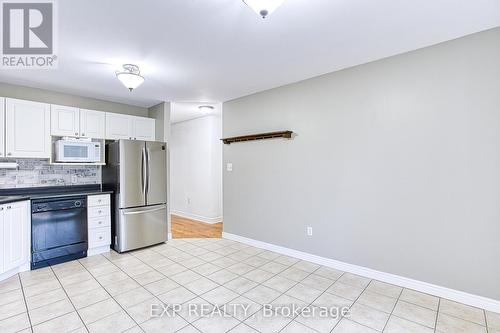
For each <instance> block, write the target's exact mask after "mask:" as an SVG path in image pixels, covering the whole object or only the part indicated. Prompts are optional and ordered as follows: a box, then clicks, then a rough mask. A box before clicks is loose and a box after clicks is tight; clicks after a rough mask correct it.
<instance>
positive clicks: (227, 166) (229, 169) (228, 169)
mask: <svg viewBox="0 0 500 333" xmlns="http://www.w3.org/2000/svg"><path fill="white" fill-rule="evenodd" d="M226 169H227V171H229V172H231V171H233V163H228V164H227V165H226Z"/></svg>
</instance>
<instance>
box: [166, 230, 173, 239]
mask: <svg viewBox="0 0 500 333" xmlns="http://www.w3.org/2000/svg"><path fill="white" fill-rule="evenodd" d="M167 239H168V240H171V239H173V237H172V233H171V232H169V233H168V235H167Z"/></svg>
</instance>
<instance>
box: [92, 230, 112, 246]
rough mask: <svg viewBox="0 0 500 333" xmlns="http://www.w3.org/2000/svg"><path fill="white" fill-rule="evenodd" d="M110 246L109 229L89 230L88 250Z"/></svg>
mask: <svg viewBox="0 0 500 333" xmlns="http://www.w3.org/2000/svg"><path fill="white" fill-rule="evenodd" d="M109 244H111V228H109V227H104V228H96V229H90V230H89V249H92V248H95V247H101V246H105V245H109Z"/></svg>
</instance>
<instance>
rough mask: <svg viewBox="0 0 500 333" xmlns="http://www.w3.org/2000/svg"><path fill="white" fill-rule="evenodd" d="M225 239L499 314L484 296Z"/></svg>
mask: <svg viewBox="0 0 500 333" xmlns="http://www.w3.org/2000/svg"><path fill="white" fill-rule="evenodd" d="M222 238H226V239H230V240H234V241H237V242H241V243H244V244H248V245H252V246H255V247H258V248H261V249H266V250H269V251H274V252H277V253H280V254H284V255H287V256H290V257H294V258H298V259H302V260H307V261H310V262H313V263H316V264H319V265H323V266H327V267H331V268H335V269H338V270H341V271H344V272H349V273H353V274H357V275H361V276H365V277H368V278H370V279H375V280H379V281H383V282H386V283H391V284H395V285H398V286H401V287H405V288H408V289H413V290H417V291H420V292H423V293H427V294H431V295H435V296H438V297H442V298H447V299H450V300H452V301H455V302H459V303H463V304H467V305H471V306H475V307H478V308H482V309H486V310H488V311H493V312H497V313H500V301H498V300H494V299H491V298H486V297H483V296H478V295H473V294H469V293H466V292H463V291H459V290H454V289H450V288H446V287H441V286H437V285H434V284H431V283H427V282H422V281H418V280H414V279H410V278H406V277H403V276H399V275H395V274H390V273H385V272H381V271H377V270H374V269H371V268H366V267H362V266H357V265H353V264H348V263H345V262H342V261H338V260H334V259H329V258H325V257H320V256H317V255H314V254H310V253H307V252H302V251H297V250H293V249H289V248H286V247H282V246H278V245H274V244H270V243H265V242H261V241H258V240H254V239H251V238H246V237H242V236H238V235H234V234H230V233H227V232H223V233H222Z"/></svg>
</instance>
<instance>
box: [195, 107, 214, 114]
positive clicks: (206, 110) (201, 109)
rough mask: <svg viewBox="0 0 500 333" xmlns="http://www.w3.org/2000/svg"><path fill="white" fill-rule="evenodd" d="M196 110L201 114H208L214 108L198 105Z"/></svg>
mask: <svg viewBox="0 0 500 333" xmlns="http://www.w3.org/2000/svg"><path fill="white" fill-rule="evenodd" d="M198 109H199V110H200V111H201V112H203V113H204V114H209V113H212V111H213V110H214V107H213V106H212V105H200V106H198Z"/></svg>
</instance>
